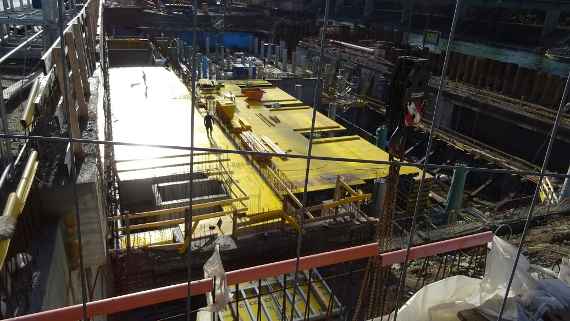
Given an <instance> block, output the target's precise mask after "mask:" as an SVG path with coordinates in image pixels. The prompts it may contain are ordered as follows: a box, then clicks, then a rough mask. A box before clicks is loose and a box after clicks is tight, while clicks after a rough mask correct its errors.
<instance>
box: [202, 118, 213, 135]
mask: <svg viewBox="0 0 570 321" xmlns="http://www.w3.org/2000/svg"><path fill="white" fill-rule="evenodd" d="M204 126H205V127H206V133H208V136H211V135H212V130H213V129H214V117H213V116H212V115H211V114H210V113H207V114H206V116H204Z"/></svg>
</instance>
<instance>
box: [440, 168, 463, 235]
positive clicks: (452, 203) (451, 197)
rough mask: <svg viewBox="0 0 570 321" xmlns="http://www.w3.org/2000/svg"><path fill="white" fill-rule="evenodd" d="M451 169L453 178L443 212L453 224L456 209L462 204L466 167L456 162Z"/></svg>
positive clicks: (455, 218)
mask: <svg viewBox="0 0 570 321" xmlns="http://www.w3.org/2000/svg"><path fill="white" fill-rule="evenodd" d="M458 165H459V167H457V168H456V169H455V170H454V171H453V179H452V180H451V186H450V187H449V193H448V194H447V205H446V207H445V212H446V213H447V214H448V223H449V224H453V223H455V222H456V220H457V212H456V211H457V210H459V209H461V207H462V206H463V193H464V191H465V181H466V180H467V173H468V172H467V169H466V168H465V167H463V164H458Z"/></svg>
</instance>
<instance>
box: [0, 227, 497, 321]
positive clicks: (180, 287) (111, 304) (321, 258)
mask: <svg viewBox="0 0 570 321" xmlns="http://www.w3.org/2000/svg"><path fill="white" fill-rule="evenodd" d="M492 239H493V233H492V232H483V233H478V234H473V235H468V236H462V237H457V238H454V239H450V240H445V241H439V242H434V243H430V244H425V245H419V246H414V247H412V248H411V249H410V253H409V254H410V255H409V259H410V260H417V259H420V258H424V257H429V256H434V255H438V254H442V253H448V252H453V251H457V250H462V249H468V248H472V247H477V246H482V245H485V244H486V243H487V242H490V241H491V240H492ZM375 255H380V257H381V262H382V266H390V265H393V264H397V263H402V262H404V260H405V258H406V250H405V249H403V250H397V251H392V252H386V253H382V254H378V243H370V244H365V245H360V246H354V247H349V248H344V249H340V250H334V251H329V252H323V253H318V254H313V255H307V256H303V257H301V258H300V261H299V269H300V270H309V269H313V268H318V267H323V266H327V265H333V264H338V263H343V262H348V261H354V260H359V259H364V258H368V257H373V256H375ZM295 266H296V258H293V259H289V260H284V261H279V262H274V263H269V264H264V265H258V266H253V267H249V268H245V269H240V270H235V271H231V272H228V273H227V274H226V276H227V282H228V285H234V284H239V283H244V282H250V281H254V280H259V279H264V278H268V277H273V276H278V275H282V274H287V273H291V272H294V271H295ZM187 287H188V283H186V282H185V283H181V284H176V285H171V286H166V287H161V288H156V289H152V290H147V291H142V292H137V293H131V294H125V295H121V296H117V297H112V298H108V299H103V300H98V301H92V302H89V303H87V313H88V316H89V317H95V316H98V315H109V314H112V313H117V312H122V311H129V310H133V309H136V308H140V307H145V306H150V305H155V304H159V303H163V302H169V301H173V300H178V299H182V298H185V297H186V295H187V294H188V288H187ZM190 287H191V289H190V290H191V293H192V295H200V294H205V293H207V292H211V291H212V289H213V287H212V279H202V280H198V281H193V282H191V284H190ZM81 318H82V306H81V305H80V304H78V305H72V306H68V307H64V308H59V309H53V310H48V311H42V312H38V313H34V314H28V315H24V316H20V317H16V318H12V319H7V320H8V321H24V320H25V321H51V320H59V321H76V320H80V319H81Z"/></svg>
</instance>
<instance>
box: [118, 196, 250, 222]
mask: <svg viewBox="0 0 570 321" xmlns="http://www.w3.org/2000/svg"><path fill="white" fill-rule="evenodd" d="M248 199H249V197H240V198H234V199H229V200H220V201H215V202H208V203H201V204H193V205H192V209H194V210H198V209H204V208H211V207H215V206H222V205H229V204H233V203H235V202H241V201H245V200H248ZM189 208H190V207H189V206H182V207H174V208H165V209H160V210H154V211H148V212H142V213H135V214H127V215H117V216H113V217H109V218H107V220H108V221H117V220H120V219H126V218H127V217H128V218H129V219H137V218H143V217H153V216H162V215H170V214H177V213H184V211H186V210H187V209H189Z"/></svg>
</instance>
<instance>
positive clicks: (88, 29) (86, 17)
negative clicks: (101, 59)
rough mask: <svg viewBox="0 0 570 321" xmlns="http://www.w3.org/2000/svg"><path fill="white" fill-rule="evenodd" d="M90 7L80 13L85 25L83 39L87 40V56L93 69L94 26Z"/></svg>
mask: <svg viewBox="0 0 570 321" xmlns="http://www.w3.org/2000/svg"><path fill="white" fill-rule="evenodd" d="M91 8H92V7H89V6H88V7H87V8H86V10H85V12H84V13H83V14H82V15H81V17H82V18H83V24H84V26H85V39H86V40H87V48H88V52H89V58H90V61H91V70H95V50H96V49H95V32H96V31H95V28H94V27H93V14H92V10H91Z"/></svg>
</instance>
